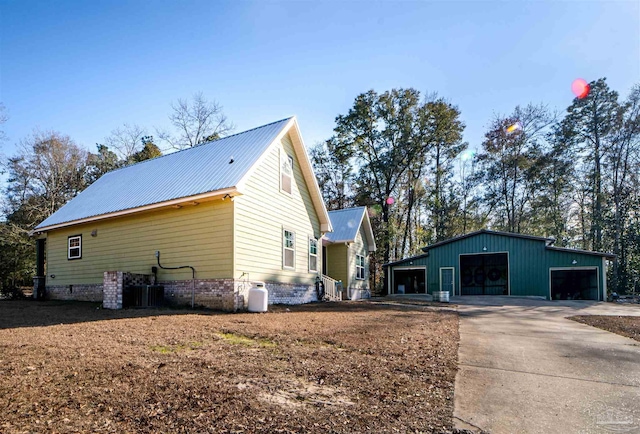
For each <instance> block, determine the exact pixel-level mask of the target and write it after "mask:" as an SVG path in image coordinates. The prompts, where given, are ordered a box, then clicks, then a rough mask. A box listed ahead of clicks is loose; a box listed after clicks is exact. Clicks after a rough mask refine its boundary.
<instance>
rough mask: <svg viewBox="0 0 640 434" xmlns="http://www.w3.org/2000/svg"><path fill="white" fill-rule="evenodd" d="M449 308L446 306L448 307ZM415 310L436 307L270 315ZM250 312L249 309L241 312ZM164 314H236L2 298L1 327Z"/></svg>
mask: <svg viewBox="0 0 640 434" xmlns="http://www.w3.org/2000/svg"><path fill="white" fill-rule="evenodd" d="M445 307H446V306H445ZM411 309H423V310H433V308H432V307H430V306H415V305H403V304H397V305H396V304H393V305H390V304H386V303H377V302H371V301H358V302H348V301H347V302H324V303H309V304H304V305H295V306H287V305H270V306H269V311H268V312H267V313H266V314H256V315H270V314H276V315H277V314H286V313H288V312H313V313H320V314H321V313H323V312H326V313H327V314H332V313H339V312H353V313H358V312H371V311H377V310H385V311H397V315H399V316H402V315H403V313H404V312H406V311H407V310H411ZM239 313H246V312H239ZM164 315H204V316H215V315H234V313H230V312H221V311H216V310H211V309H206V308H196V309H190V308H179V307H163V308H147V309H121V310H109V309H103V308H102V303H92V302H82V301H62V300H48V301H40V300H32V299H23V300H1V301H0V329H11V328H21V327H46V326H52V325H60V324H76V323H83V322H93V321H106V320H117V319H126V318H145V317H158V316H164Z"/></svg>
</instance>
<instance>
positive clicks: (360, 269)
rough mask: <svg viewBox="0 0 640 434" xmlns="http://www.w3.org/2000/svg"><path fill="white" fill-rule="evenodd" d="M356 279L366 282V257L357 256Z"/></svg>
mask: <svg viewBox="0 0 640 434" xmlns="http://www.w3.org/2000/svg"><path fill="white" fill-rule="evenodd" d="M356 279H358V280H364V256H362V255H356Z"/></svg>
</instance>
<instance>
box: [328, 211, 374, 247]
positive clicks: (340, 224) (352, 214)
mask: <svg viewBox="0 0 640 434" xmlns="http://www.w3.org/2000/svg"><path fill="white" fill-rule="evenodd" d="M366 209H367V208H366V207H364V206H359V207H357V208H346V209H339V210H336V211H329V218H330V219H331V226H333V232H329V233H327V234H326V235H325V238H326V239H327V240H328V241H331V242H332V243H351V242H354V241H355V240H356V236H357V235H358V231H359V230H360V223H361V222H362V216H363V214H364V212H365V211H366Z"/></svg>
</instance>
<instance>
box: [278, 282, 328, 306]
mask: <svg viewBox="0 0 640 434" xmlns="http://www.w3.org/2000/svg"><path fill="white" fill-rule="evenodd" d="M266 287H267V291H269V304H304V303H311V302H313V301H318V293H317V292H316V286H315V285H304V284H296V283H279V282H266Z"/></svg>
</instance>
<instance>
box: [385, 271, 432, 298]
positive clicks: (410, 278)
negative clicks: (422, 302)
mask: <svg viewBox="0 0 640 434" xmlns="http://www.w3.org/2000/svg"><path fill="white" fill-rule="evenodd" d="M426 280H427V270H426V268H398V269H395V270H393V285H394V294H425V293H426V291H427V287H426Z"/></svg>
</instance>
